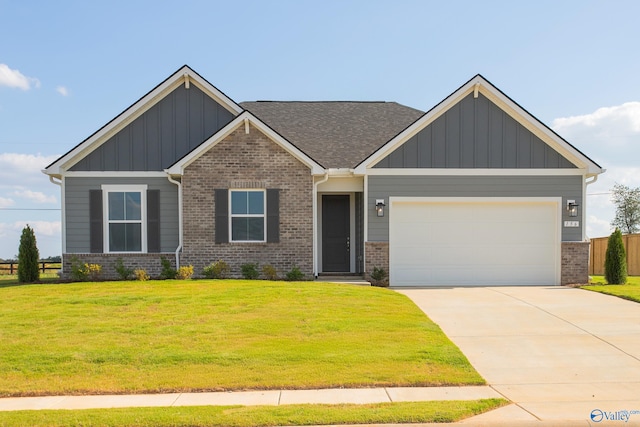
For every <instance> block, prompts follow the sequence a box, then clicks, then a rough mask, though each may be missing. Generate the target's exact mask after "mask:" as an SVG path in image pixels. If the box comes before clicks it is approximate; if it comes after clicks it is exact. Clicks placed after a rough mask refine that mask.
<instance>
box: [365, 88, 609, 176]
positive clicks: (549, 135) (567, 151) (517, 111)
mask: <svg viewBox="0 0 640 427" xmlns="http://www.w3.org/2000/svg"><path fill="white" fill-rule="evenodd" d="M472 92H480V93H482V94H483V95H484V96H486V97H487V98H488V99H489V100H491V101H492V102H493V103H494V104H496V105H497V106H498V107H499V108H501V109H502V110H503V111H505V112H506V113H507V114H509V115H510V116H511V117H512V118H513V119H514V120H516V121H517V122H518V123H520V124H522V125H523V126H524V127H525V128H526V129H527V130H529V131H531V132H532V133H533V134H534V135H536V136H537V137H538V138H540V139H541V140H542V141H543V142H545V143H546V144H548V145H549V146H550V147H551V148H553V149H554V150H556V151H557V152H558V153H560V155H562V156H564V157H565V158H566V159H567V160H569V161H570V162H571V163H573V164H574V165H576V166H577V168H578V169H585V170H586V173H587V175H597V174H600V173H603V172H604V170H603V169H602V168H600V167H599V166H598V165H597V164H595V163H594V162H593V161H592V160H590V159H589V158H588V157H586V156H585V155H584V154H582V153H581V152H580V151H578V150H577V149H575V148H574V147H572V146H571V145H570V144H569V143H567V142H566V141H565V140H563V139H562V138H560V137H559V136H558V135H556V134H555V133H554V132H553V131H551V130H550V129H549V128H548V127H547V126H545V125H544V124H543V123H541V122H540V121H539V120H538V119H536V118H535V117H533V116H532V115H531V114H529V113H528V112H527V111H525V110H524V109H523V108H522V107H520V106H519V105H518V104H516V103H515V102H514V101H512V100H511V99H510V98H508V97H507V96H506V95H504V94H503V93H502V92H500V90H498V89H497V88H496V87H495V86H493V85H492V84H491V83H489V82H488V81H487V80H485V79H484V78H483V77H482V76H480V75H477V76H476V77H474V78H473V79H471V80H469V81H468V82H467V83H466V84H464V85H463V86H462V87H460V88H459V89H458V90H456V91H455V92H454V93H452V94H451V95H449V96H448V97H447V98H445V99H444V100H443V101H442V102H441V103H439V104H438V105H436V106H435V107H434V108H433V109H431V110H430V111H429V112H427V113H426V114H425V115H423V116H422V117H421V118H419V119H418V120H417V121H415V122H414V123H413V124H412V125H411V126H409V127H408V128H406V129H405V130H404V131H402V132H401V133H399V134H398V135H397V136H396V137H394V138H393V139H391V140H390V141H389V142H387V143H386V144H385V145H384V146H382V147H381V148H380V149H378V150H377V151H376V152H374V153H373V154H372V155H371V156H369V157H368V158H367V159H365V161H363V162H362V163H360V164H359V165H358V166H357V167H356V169H355V173H356V174H365V173H370V168H372V167H373V166H374V165H375V164H377V163H378V162H379V161H381V160H382V159H384V158H385V157H386V156H387V155H389V154H391V153H392V152H393V151H394V150H395V149H397V148H398V147H400V146H401V145H402V144H404V143H405V142H406V141H408V140H409V139H410V138H411V137H413V136H414V135H416V134H417V133H418V132H420V131H421V130H422V129H424V128H425V127H427V126H428V125H430V124H431V123H432V122H433V121H434V120H436V119H437V118H438V117H440V116H441V115H442V114H444V113H445V112H446V111H448V110H449V109H450V108H451V107H453V106H454V105H456V104H457V103H458V102H460V101H461V100H462V99H463V98H464V97H466V96H467V95H469V94H470V93H472Z"/></svg>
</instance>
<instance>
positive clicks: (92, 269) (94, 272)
mask: <svg viewBox="0 0 640 427" xmlns="http://www.w3.org/2000/svg"><path fill="white" fill-rule="evenodd" d="M84 266H85V269H86V271H87V276H88V278H89V279H91V280H93V281H96V280H100V276H102V266H101V265H100V264H85V265H84Z"/></svg>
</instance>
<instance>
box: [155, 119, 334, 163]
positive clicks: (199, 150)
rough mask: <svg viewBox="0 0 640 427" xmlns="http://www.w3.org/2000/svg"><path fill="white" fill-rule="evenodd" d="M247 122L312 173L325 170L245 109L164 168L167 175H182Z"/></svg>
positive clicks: (246, 124)
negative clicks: (188, 167) (192, 164)
mask: <svg viewBox="0 0 640 427" xmlns="http://www.w3.org/2000/svg"><path fill="white" fill-rule="evenodd" d="M248 124H251V125H253V126H254V127H256V128H257V129H258V130H259V131H260V132H262V133H264V134H265V135H266V136H267V137H269V138H270V139H271V140H272V141H273V142H275V143H276V144H278V145H279V146H280V147H282V148H283V149H284V150H285V151H287V152H288V153H289V154H291V155H292V156H293V157H295V158H296V159H298V160H299V161H300V162H302V163H303V164H305V165H307V166H308V167H309V169H311V174H312V175H322V174H324V172H325V169H324V167H322V165H320V164H318V162H316V161H315V160H313V159H312V158H311V157H309V156H308V155H307V154H306V153H305V152H303V151H302V150H300V149H299V148H298V147H297V146H295V145H293V144H292V143H290V142H289V141H287V140H286V139H285V138H283V137H282V135H280V134H278V132H276V131H274V130H273V129H271V128H270V127H269V126H267V125H266V124H265V123H264V122H263V121H262V120H260V119H259V118H257V117H256V116H254V115H253V114H252V113H251V112H250V111H245V112H243V113H242V114H240V115H239V116H237V117H236V118H235V119H233V120H232V121H231V122H230V123H228V124H227V125H226V126H225V127H223V128H222V129H220V130H219V131H218V132H216V134H215V135H213V136H211V137H210V138H208V139H207V140H205V141H204V142H203V143H202V144H200V145H199V146H198V147H196V148H195V149H193V150H192V151H191V152H190V153H188V154H187V155H185V156H184V157H183V158H181V159H180V160H178V161H177V162H175V163H174V164H173V165H171V166H170V167H169V168H167V169H165V172H167V173H168V174H169V175H182V174H183V173H184V169H185V168H186V167H187V166H189V165H190V164H191V163H193V162H194V161H195V160H197V159H198V158H199V157H200V156H202V155H203V154H204V153H206V152H207V151H208V150H209V149H210V148H211V147H213V146H215V145H216V144H218V143H219V142H220V141H222V140H223V139H224V138H226V137H227V136H229V135H230V134H231V133H232V132H233V131H235V130H236V129H238V128H239V127H240V126H243V125H244V126H247V127H248ZM247 130H248V129H247Z"/></svg>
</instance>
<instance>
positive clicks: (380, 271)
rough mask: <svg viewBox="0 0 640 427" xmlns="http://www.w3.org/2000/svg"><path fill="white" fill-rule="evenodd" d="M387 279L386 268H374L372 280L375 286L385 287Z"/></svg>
mask: <svg viewBox="0 0 640 427" xmlns="http://www.w3.org/2000/svg"><path fill="white" fill-rule="evenodd" d="M386 278H387V272H386V271H384V268H379V267H373V271H372V272H371V280H373V283H374V285H375V286H384V285H385V279H386Z"/></svg>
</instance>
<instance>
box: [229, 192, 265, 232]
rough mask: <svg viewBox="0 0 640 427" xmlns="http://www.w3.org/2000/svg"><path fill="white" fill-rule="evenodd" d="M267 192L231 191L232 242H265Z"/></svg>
mask: <svg viewBox="0 0 640 427" xmlns="http://www.w3.org/2000/svg"><path fill="white" fill-rule="evenodd" d="M264 197H265V192H264V191H263V190H259V191H255V190H254V191H231V241H234V242H242V241H258V242H263V241H264V240H265V224H264V220H265V214H264V210H265V209H264V207H265V203H264Z"/></svg>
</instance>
